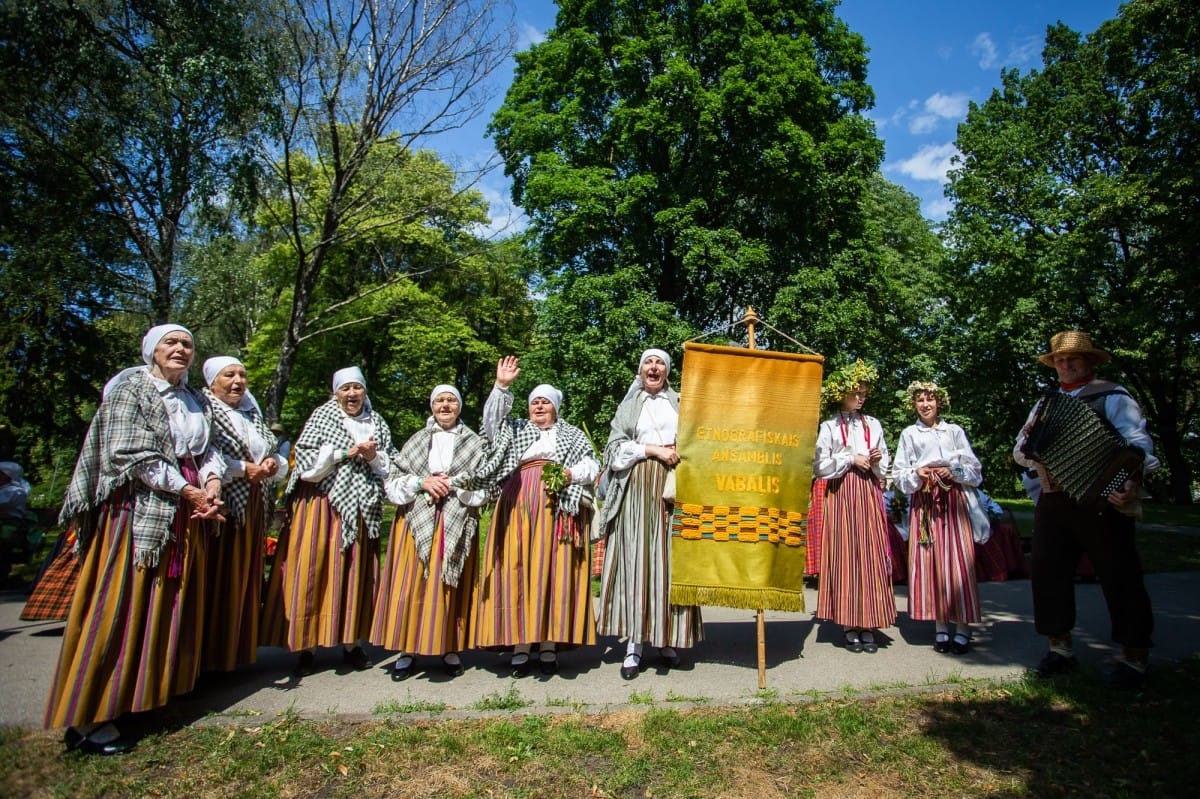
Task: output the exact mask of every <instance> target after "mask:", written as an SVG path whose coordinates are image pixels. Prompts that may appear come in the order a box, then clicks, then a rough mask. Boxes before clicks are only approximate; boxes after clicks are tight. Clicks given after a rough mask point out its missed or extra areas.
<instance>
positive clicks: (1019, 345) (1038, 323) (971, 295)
mask: <svg viewBox="0 0 1200 799" xmlns="http://www.w3.org/2000/svg"><path fill="white" fill-rule="evenodd" d="M1194 12H1195V9H1194V8H1193V7H1192V4H1190V3H1187V2H1179V1H1178V0H1134V1H1133V2H1130V3H1128V4H1126V5H1124V6H1122V8H1121V12H1120V14H1119V16H1118V17H1117V18H1116V19H1114V20H1110V21H1109V22H1106V23H1104V24H1103V25H1101V26H1100V28H1099V29H1098V30H1097V31H1096V32H1095V33H1093V34H1091V35H1089V36H1087V37H1082V36H1080V35H1079V34H1078V33H1076V32H1074V31H1071V30H1069V29H1068V28H1066V27H1064V26H1061V25H1058V26H1054V27H1051V28H1050V29H1049V30H1048V32H1047V36H1046V45H1045V49H1044V51H1043V56H1042V60H1043V66H1042V68H1041V69H1040V70H1035V71H1031V72H1029V73H1028V74H1024V75H1022V74H1019V73H1018V72H1016V71H1006V72H1004V73H1003V76H1002V80H1003V85H1002V87H1001V88H1000V89H998V90H997V91H995V92H994V93H993V94H992V96H991V97H990V98H989V99H988V100H987V101H986V102H985V103H983V104H982V105H979V106H972V108H971V110H970V112H969V113H968V116H967V120H966V122H965V123H964V124H963V125H962V126H960V128H959V135H958V142H957V143H958V148H959V150H960V151H961V153H962V155H961V157H960V158H959V160H958V166H957V168H956V169H955V170H954V171H953V172H952V174H951V182H950V185H949V188H948V195H949V196H950V198H951V199H952V200H953V201H954V203H955V206H954V210H953V211H952V212H951V214H950V217H949V219H948V220H947V223H946V228H945V232H946V236H947V241H948V243H949V244H950V246H951V248H952V251H953V252H954V259H953V263H952V264H951V268H950V270H949V271H948V276H947V279H948V280H949V281H952V282H953V283H954V284H956V285H957V286H958V290H957V291H956V292H955V293H954V294H953V295H952V307H953V312H954V317H955V318H956V319H957V320H958V321H959V325H960V329H961V332H962V335H959V336H955V337H953V343H952V344H951V347H950V349H951V351H952V352H953V353H954V358H955V360H956V361H957V362H958V363H961V364H963V365H964V367H967V368H971V369H972V370H973V373H974V376H975V378H976V379H975V380H974V381H973V384H972V386H970V389H971V390H969V391H967V392H965V393H964V395H963V396H962V400H963V403H964V406H965V407H967V408H969V414H970V415H972V416H973V417H974V418H976V419H977V420H978V421H979V423H980V424H981V425H983V426H984V427H985V431H984V434H983V438H984V439H985V440H986V441H987V442H989V443H990V444H991V445H992V446H993V447H994V450H995V451H996V452H997V453H1000V452H1004V453H1007V452H1008V451H1009V450H1010V449H1011V445H1012V441H1013V438H1014V437H1015V435H1016V431H1017V430H1018V429H1019V428H1020V426H1021V424H1022V422H1023V421H1024V417H1025V414H1026V413H1027V411H1028V408H1029V406H1030V405H1031V403H1032V401H1033V399H1034V397H1035V396H1036V395H1037V394H1038V393H1039V389H1040V387H1041V386H1044V385H1047V384H1048V383H1049V379H1050V378H1051V377H1052V374H1051V373H1050V372H1049V370H1047V369H1045V368H1044V367H1042V366H1040V365H1038V364H1037V362H1036V355H1037V354H1038V353H1039V352H1045V347H1046V344H1047V341H1048V340H1049V337H1050V336H1051V335H1052V334H1053V333H1055V332H1057V331H1059V330H1063V329H1068V328H1081V329H1084V330H1086V331H1088V332H1090V333H1091V334H1092V335H1093V337H1094V338H1095V340H1096V342H1097V344H1098V345H1099V346H1101V347H1103V348H1105V349H1107V350H1109V351H1111V352H1112V353H1113V354H1114V356H1115V358H1114V361H1115V363H1114V364H1113V365H1112V366H1110V367H1107V368H1106V374H1107V375H1108V376H1110V377H1112V378H1115V379H1118V380H1122V381H1123V382H1125V383H1126V384H1127V385H1128V386H1129V387H1130V388H1131V389H1132V390H1133V391H1134V393H1135V394H1136V395H1137V397H1138V399H1139V400H1140V401H1141V403H1142V406H1143V408H1144V409H1145V411H1146V414H1147V417H1148V419H1149V421H1150V429H1151V433H1152V434H1153V435H1154V437H1155V438H1156V440H1157V443H1158V445H1159V448H1160V449H1159V454H1160V456H1162V457H1163V458H1164V460H1165V463H1166V465H1167V466H1168V469H1167V470H1166V473H1167V479H1168V480H1169V492H1170V496H1171V497H1172V498H1173V499H1175V500H1177V501H1181V502H1188V501H1190V483H1191V475H1192V473H1193V468H1192V464H1193V463H1194V462H1195V457H1196V453H1195V451H1194V446H1195V445H1194V441H1195V435H1196V411H1197V406H1196V400H1197V385H1198V378H1200V361H1198V358H1197V354H1198V353H1197V344H1198V341H1200V326H1198V323H1197V314H1196V308H1197V305H1198V303H1200V284H1198V283H1197V281H1196V279H1195V272H1194V271H1193V270H1194V265H1195V264H1196V263H1197V262H1198V261H1200V246H1198V244H1200V115H1198V114H1197V112H1196V109H1197V108H1200V61H1198V58H1200V56H1198V55H1197V54H1198V53H1200V21H1198V20H1197V17H1196V14H1195V13H1194ZM947 340H948V341H950V339H947ZM1189 442H1192V443H1189ZM1189 447H1190V448H1191V449H1189ZM992 465H993V466H995V465H998V464H995V463H994V462H993V464H992Z"/></svg>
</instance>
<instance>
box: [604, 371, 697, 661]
mask: <svg viewBox="0 0 1200 799" xmlns="http://www.w3.org/2000/svg"><path fill="white" fill-rule="evenodd" d="M670 369H671V358H670V356H669V355H667V353H665V352H664V351H662V350H657V349H649V350H646V351H645V352H643V353H642V357H641V360H640V361H639V362H638V374H637V377H636V378H634V381H633V384H632V385H631V386H630V387H629V391H628V393H626V395H625V399H623V400H622V401H621V404H620V405H619V406H618V407H617V413H616V416H614V417H613V421H612V430H611V432H610V433H609V436H608V444H607V446H606V447H605V448H604V460H605V463H606V464H607V467H608V469H609V478H610V479H609V482H608V491H607V494H606V496H605V500H604V504H603V505H602V506H601V510H600V518H599V520H598V521H597V525H596V527H597V530H598V532H599V534H600V535H601V536H606V537H607V539H606V540H607V543H606V545H605V548H604V564H603V569H602V572H601V581H600V619H599V622H598V623H597V629H598V630H599V631H600V633H601V634H607V635H616V636H619V637H623V638H626V639H627V643H626V650H625V660H624V662H623V663H622V664H621V677H623V678H624V679H626V680H632V679H633V678H634V677H636V676H637V675H638V671H639V669H640V666H641V658H642V644H643V642H645V641H649V642H650V645H651V646H656V647H660V648H661V661H662V664H663V665H664V666H666V667H668V668H673V667H678V666H679V664H680V658H679V653H678V652H677V651H676V649H677V648H688V647H691V646H693V645H694V644H695V642H696V641H699V640H702V639H703V637H704V632H703V629H704V628H703V623H702V621H701V617H700V608H699V607H697V606H695V605H687V606H684V605H672V604H671V603H670V601H669V597H670V592H671V530H670V526H669V516H668V507H667V505H666V503H665V502H664V501H663V489H664V487H665V484H666V482H667V476H668V475H669V474H670V470H671V469H673V468H674V467H675V466H676V464H678V463H679V454H678V453H677V452H676V451H675V436H676V432H677V428H678V424H679V395H678V394H677V393H675V391H674V390H673V389H672V388H671V385H670V383H669V382H668V379H667V376H668V374H669V372H670Z"/></svg>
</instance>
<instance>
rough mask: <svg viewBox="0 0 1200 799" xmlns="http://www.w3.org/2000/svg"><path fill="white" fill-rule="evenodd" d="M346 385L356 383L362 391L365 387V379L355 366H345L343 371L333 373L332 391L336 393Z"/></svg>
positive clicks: (360, 370)
mask: <svg viewBox="0 0 1200 799" xmlns="http://www.w3.org/2000/svg"><path fill="white" fill-rule="evenodd" d="M347 383H358V384H359V385H360V386H362V387H363V388H364V389H365V388H366V387H367V379H366V378H365V377H363V373H362V369H359V368H358V367H357V366H347V367H346V368H345V369H338V370H337V371H336V372H334V373H333V390H334V391H337V390H338V389H339V388H341V387H342V386H344V385H346V384H347Z"/></svg>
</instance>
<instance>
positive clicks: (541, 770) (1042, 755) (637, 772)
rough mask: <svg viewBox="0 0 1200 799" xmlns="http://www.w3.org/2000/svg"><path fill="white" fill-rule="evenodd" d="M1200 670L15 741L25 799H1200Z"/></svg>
mask: <svg viewBox="0 0 1200 799" xmlns="http://www.w3.org/2000/svg"><path fill="white" fill-rule="evenodd" d="M1198 678H1200V659H1198V658H1193V659H1191V660H1189V661H1186V662H1184V663H1182V664H1175V665H1173V666H1169V667H1168V666H1165V665H1160V666H1159V668H1158V669H1157V670H1156V671H1155V672H1154V674H1153V677H1152V683H1151V686H1150V688H1149V690H1147V691H1146V692H1145V693H1144V694H1142V695H1136V696H1131V695H1125V694H1115V693H1112V692H1109V691H1107V690H1105V689H1104V688H1103V687H1102V686H1101V685H1100V682H1099V679H1098V676H1097V675H1096V674H1094V673H1090V672H1088V671H1081V672H1080V673H1078V674H1075V675H1072V676H1071V677H1069V678H1067V679H1064V680H1062V681H1060V682H1055V683H1049V684H1044V683H1039V682H1035V681H1024V682H1016V683H1011V684H984V685H980V684H977V683H972V684H967V685H963V686H961V687H959V688H957V689H956V690H954V691H949V692H942V693H936V694H925V695H916V696H891V697H884V698H879V699H872V700H862V699H854V698H836V699H822V700H819V701H815V702H811V703H805V704H788V703H781V702H772V703H767V704H764V705H760V706H756V707H746V708H737V709H708V708H704V709H697V710H674V709H669V708H666V707H663V706H661V705H652V706H650V707H649V708H648V709H645V710H640V711H625V712H622V713H611V714H594V715H593V714H582V713H577V714H568V715H544V716H539V715H523V711H521V710H520V709H516V708H513V707H512V706H513V705H516V704H518V703H516V702H514V701H512V697H504V699H506V700H508V701H505V702H502V703H498V704H499V705H504V706H505V708H504V709H501V710H500V715H499V717H497V718H491V719H478V720H470V721H454V720H432V721H420V722H414V721H411V720H403V719H400V720H397V719H389V720H380V721H373V722H367V723H358V724H348V723H347V724H336V723H318V722H308V721H302V720H300V719H298V718H296V717H294V716H291V717H285V718H282V719H280V720H278V721H274V722H271V723H268V724H264V725H261V726H241V727H216V726H191V727H183V728H180V729H177V730H175V731H172V732H169V733H164V734H160V735H156V736H152V737H150V738H147V739H146V740H144V741H143V742H142V743H141V745H140V746H139V747H138V748H137V749H136V750H135V751H134V752H133V753H132V754H130V755H127V756H125V757H120V758H110V759H97V758H86V757H82V756H78V755H74V754H67V755H64V754H62V747H61V744H59V743H58V741H57V740H55V739H54V738H53V737H52V736H51V735H50V734H49V733H43V732H29V731H23V730H17V729H7V730H3V731H2V732H0V786H3V787H0V794H2V795H5V796H12V797H41V796H71V797H81V798H85V797H114V796H118V797H119V796H164V797H187V798H188V799H203V798H204V797H233V796H236V797H288V796H321V797H354V798H355V799H366V798H369V797H381V798H382V797H388V799H401V798H402V797H416V796H421V797H428V796H439V797H502V796H503V797H630V798H631V799H632V798H633V797H637V798H638V799H643V798H644V797H689V796H691V797H711V796H746V797H781V796H864V797H865V796H870V797H911V796H915V797H942V796H980V797H984V796H986V797H1043V796H1057V797H1088V798H1089V799H1099V797H1143V796H1154V797H1156V799H1166V798H1167V797H1185V796H1186V797H1191V796H1194V795H1195V792H1196V786H1197V785H1198V784H1200V758H1197V757H1196V752H1197V751H1198V750H1197V744H1200V734H1198V733H1197V729H1198V728H1197V724H1196V719H1197V718H1198V717H1200V692H1197V691H1196V690H1195V686H1196V684H1197V679H1198Z"/></svg>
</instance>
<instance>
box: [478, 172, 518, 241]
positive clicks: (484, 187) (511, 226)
mask: <svg viewBox="0 0 1200 799" xmlns="http://www.w3.org/2000/svg"><path fill="white" fill-rule="evenodd" d="M502 179H503V176H502V175H501V180H502ZM475 188H476V189H478V190H479V192H480V193H481V194H482V195H483V198H484V199H485V200H487V204H488V216H489V217H491V221H490V222H489V223H488V224H487V225H486V226H483V227H480V228H478V229H477V230H476V233H477V234H478V235H480V236H482V237H483V238H488V239H491V238H504V237H506V236H512V235H514V234H516V233H520V232H521V231H522V230H524V229H525V226H526V225H527V224H528V223H529V220H528V218H527V217H526V216H525V212H524V211H522V210H521V209H520V208H518V207H517V206H515V205H513V203H512V194H511V193H510V192H509V190H508V188H507V187H506V186H504V185H501V184H497V183H494V182H493V181H491V180H485V181H483V182H481V183H480V184H479V185H477V186H476V187H475Z"/></svg>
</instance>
